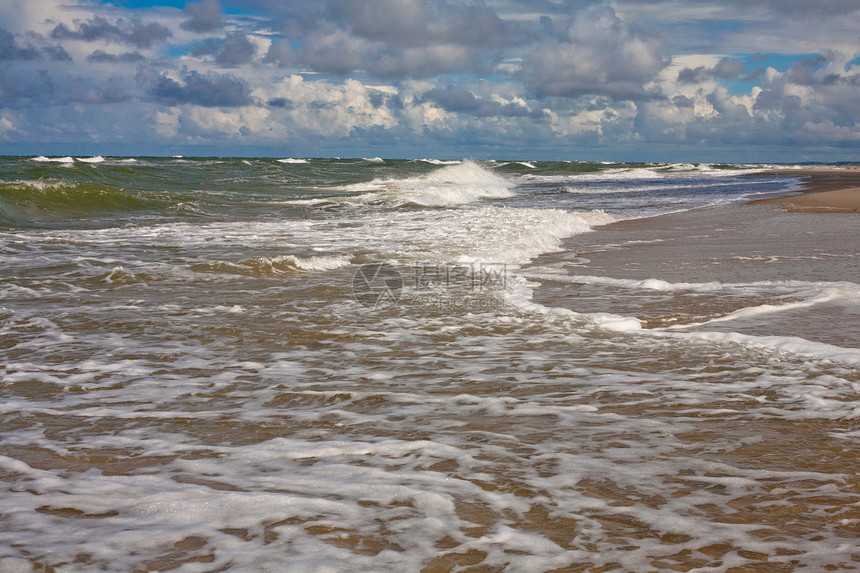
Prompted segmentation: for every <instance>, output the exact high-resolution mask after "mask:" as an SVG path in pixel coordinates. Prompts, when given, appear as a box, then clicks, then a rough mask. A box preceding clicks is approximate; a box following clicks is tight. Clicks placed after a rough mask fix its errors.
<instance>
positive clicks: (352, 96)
mask: <svg viewBox="0 0 860 573" xmlns="http://www.w3.org/2000/svg"><path fill="white" fill-rule="evenodd" d="M266 91H267V92H268V93H267V97H266V99H267V100H268V101H269V105H270V106H271V107H272V109H273V110H275V111H277V112H278V114H279V115H277V116H275V117H280V118H281V120H282V121H285V122H287V123H288V124H290V125H293V126H295V127H296V128H298V129H300V130H301V131H303V132H305V133H308V134H316V135H317V136H323V137H329V136H337V137H345V136H348V135H350V133H352V132H353V131H354V130H357V129H370V128H386V129H387V128H393V127H395V126H396V125H397V124H398V116H397V113H396V110H395V109H393V108H392V107H391V106H390V105H388V103H389V99H387V98H382V101H381V100H380V99H379V98H375V97H374V96H375V95H378V94H380V93H383V94H384V93H385V92H383V91H381V90H380V89H379V88H371V87H368V86H366V85H364V84H362V83H361V82H359V81H357V80H353V79H349V80H346V81H345V82H343V83H333V82H329V81H326V80H312V81H307V80H305V79H304V78H303V77H302V76H300V75H292V76H289V77H287V78H285V79H284V80H282V81H281V82H279V83H278V84H277V85H276V86H274V89H272V90H266ZM386 91H389V90H386Z"/></svg>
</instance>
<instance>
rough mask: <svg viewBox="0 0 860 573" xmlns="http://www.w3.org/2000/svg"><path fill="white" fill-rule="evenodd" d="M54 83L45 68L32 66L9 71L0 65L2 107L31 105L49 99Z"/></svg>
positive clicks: (54, 87)
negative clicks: (36, 68)
mask: <svg viewBox="0 0 860 573" xmlns="http://www.w3.org/2000/svg"><path fill="white" fill-rule="evenodd" d="M55 91H56V84H55V82H54V80H53V78H52V77H51V76H50V74H48V72H47V71H46V70H35V69H33V68H32V66H26V67H22V68H21V69H18V70H15V71H14V72H10V71H9V70H7V69H4V67H0V94H2V97H3V99H2V102H3V107H33V106H36V105H41V104H43V103H45V102H47V101H51V99H52V97H53V96H54V93H55Z"/></svg>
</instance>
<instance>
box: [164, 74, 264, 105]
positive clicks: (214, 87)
mask: <svg viewBox="0 0 860 573" xmlns="http://www.w3.org/2000/svg"><path fill="white" fill-rule="evenodd" d="M150 94H151V95H152V97H153V98H154V99H155V100H156V101H158V102H160V103H164V104H167V105H178V104H185V103H187V104H193V105H199V106H203V107H238V106H243V105H250V104H251V103H252V100H251V90H250V88H249V87H248V84H247V83H245V81H244V80H242V79H240V78H237V77H235V76H233V75H229V74H226V75H222V74H216V73H214V72H210V73H208V74H205V75H203V74H200V73H198V72H196V71H190V72H185V73H183V75H182V83H180V82H177V81H176V80H174V79H172V78H169V77H167V76H166V75H164V74H162V75H160V76H158V78H157V79H156V80H155V82H154V85H153V86H152V88H151V90H150Z"/></svg>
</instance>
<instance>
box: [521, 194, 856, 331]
mask: <svg viewBox="0 0 860 573" xmlns="http://www.w3.org/2000/svg"><path fill="white" fill-rule="evenodd" d="M820 194H821V193H808V194H804V195H801V196H800V198H805V197H806V196H807V195H808V196H810V197H811V196H814V195H820ZM790 198H793V197H790ZM784 200H785V198H779V199H776V200H770V201H767V202H763V201H759V202H757V203H758V204H755V205H737V204H736V205H722V206H716V207H708V208H703V209H694V210H691V211H685V212H681V213H673V214H668V215H662V216H658V217H649V218H643V219H634V220H628V221H621V222H618V223H611V224H609V225H604V226H602V227H598V228H597V229H595V231H594V232H592V233H584V234H581V235H576V236H574V237H571V238H570V239H567V240H566V242H565V250H564V251H561V252H559V253H552V254H548V255H544V256H542V257H539V258H538V259H537V260H536V261H535V263H534V265H533V268H535V269H537V270H536V271H535V272H537V273H539V274H540V273H541V270H540V269H547V268H551V269H553V272H555V273H559V271H563V272H560V273H559V274H560V275H562V276H560V277H559V280H558V282H556V281H553V280H549V279H548V277H546V276H541V277H540V279H539V281H540V282H541V284H542V286H541V287H540V288H538V289H536V291H535V295H534V299H535V302H538V303H540V304H544V305H547V306H551V307H565V308H570V309H573V310H576V311H577V312H586V313H600V312H608V313H613V314H618V315H622V316H636V317H637V318H639V319H640V321H642V323H643V327H645V328H665V327H669V326H672V325H677V324H679V323H687V324H690V323H696V322H700V321H702V320H709V319H712V318H714V317H716V316H720V315H726V314H729V313H731V312H734V311H738V310H740V309H742V308H744V307H747V306H756V305H759V304H775V301H773V300H760V299H758V298H756V297H751V298H749V299H746V298H745V297H743V296H740V297H734V296H732V297H721V296H716V295H715V296H702V295H700V294H698V293H696V292H695V289H691V290H690V292H689V294H685V293H684V290H681V291H677V290H661V289H660V284H661V283H660V282H657V284H656V288H648V287H647V286H646V287H644V288H643V287H636V286H635V285H634V284H631V282H635V281H650V280H651V279H656V281H663V282H666V283H671V284H686V283H694V284H703V283H706V284H707V283H727V284H749V283H756V282H759V281H808V282H810V283H814V282H818V281H827V282H839V281H846V282H856V281H857V276H858V273H860V219H858V218H857V217H855V216H853V215H851V214H846V213H842V214H832V213H817V212H812V213H794V212H790V211H786V210H785V209H782V208H780V207H779V205H780V204H781V203H782V202H784ZM768 203H771V204H768ZM574 277H585V279H584V280H583V282H582V283H579V282H578V281H576V280H575V278H574ZM588 277H598V278H599V280H591V279H589V278H588ZM604 278H609V279H611V280H610V281H606V280H604ZM572 279H574V283H573V284H571V280H572ZM619 281H621V282H619ZM625 283H626V284H627V286H624V284H625ZM572 287H575V288H572ZM776 304H778V303H776ZM707 329H708V330H723V331H735V332H741V333H743V334H748V335H758V336H769V335H777V334H778V335H791V336H800V337H803V338H805V339H807V340H810V341H814V342H820V343H827V344H835V345H837V346H845V347H849V348H851V347H856V346H858V345H860V315H856V314H854V313H853V312H847V310H846V309H845V308H842V307H840V308H827V307H820V306H814V307H810V308H808V309H798V310H797V311H792V312H784V313H775V314H772V315H757V316H755V317H754V318H751V319H750V320H732V321H728V322H725V323H716V324H709V325H708V326H707ZM692 330H696V329H695V328H693V329H692Z"/></svg>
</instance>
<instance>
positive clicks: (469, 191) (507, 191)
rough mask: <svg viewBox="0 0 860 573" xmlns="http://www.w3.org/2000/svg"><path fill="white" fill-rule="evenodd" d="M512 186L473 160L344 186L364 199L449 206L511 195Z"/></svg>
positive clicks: (510, 182) (511, 183)
mask: <svg viewBox="0 0 860 573" xmlns="http://www.w3.org/2000/svg"><path fill="white" fill-rule="evenodd" d="M513 187H514V183H513V182H512V181H509V180H508V179H505V178H504V177H501V176H500V175H497V174H495V173H493V172H492V171H490V170H488V169H485V168H483V167H481V166H480V165H479V164H477V163H475V162H474V161H464V162H462V163H457V164H455V165H448V166H445V167H442V168H441V169H437V170H435V171H431V172H430V173H428V174H426V175H421V176H418V177H409V178H404V179H375V180H373V181H370V182H369V183H360V184H355V185H349V186H347V187H345V188H344V190H345V191H348V192H364V194H363V195H360V196H359V197H360V198H361V199H362V200H365V201H380V200H381V201H385V202H389V203H395V204H406V203H412V204H416V205H423V206H429V207H448V206H455V205H463V204H467V203H473V202H475V201H478V200H480V199H502V198H506V197H512V196H513V195H514V193H513V191H512V189H513Z"/></svg>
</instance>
